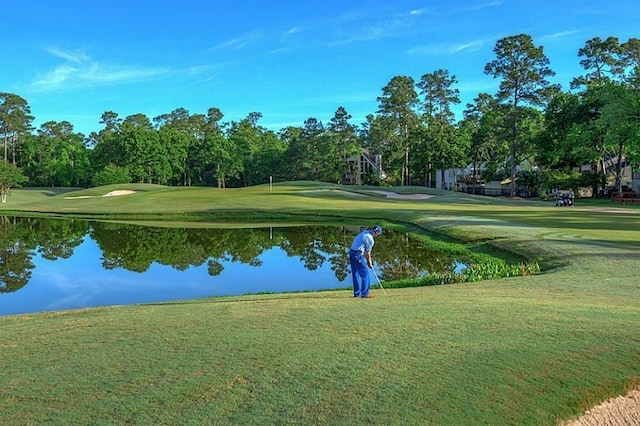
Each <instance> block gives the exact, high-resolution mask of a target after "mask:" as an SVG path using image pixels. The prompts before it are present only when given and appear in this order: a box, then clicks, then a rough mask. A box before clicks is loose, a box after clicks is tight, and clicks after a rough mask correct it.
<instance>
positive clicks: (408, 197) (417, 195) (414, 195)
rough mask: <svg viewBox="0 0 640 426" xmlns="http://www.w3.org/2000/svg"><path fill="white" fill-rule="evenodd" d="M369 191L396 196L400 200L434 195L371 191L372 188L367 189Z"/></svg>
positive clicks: (389, 196) (424, 198) (426, 197)
mask: <svg viewBox="0 0 640 426" xmlns="http://www.w3.org/2000/svg"><path fill="white" fill-rule="evenodd" d="M367 192H373V193H374V194H381V195H384V196H385V197H387V198H396V199H400V200H427V199H429V198H431V197H433V195H429V194H397V193H395V192H389V191H370V190H367Z"/></svg>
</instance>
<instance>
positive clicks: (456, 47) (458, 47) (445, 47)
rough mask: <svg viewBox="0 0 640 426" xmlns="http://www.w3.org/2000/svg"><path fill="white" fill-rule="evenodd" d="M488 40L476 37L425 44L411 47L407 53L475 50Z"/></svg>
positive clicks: (426, 53) (427, 53) (436, 53)
mask: <svg viewBox="0 0 640 426" xmlns="http://www.w3.org/2000/svg"><path fill="white" fill-rule="evenodd" d="M488 42H490V40H489V39H478V40H472V41H469V42H465V43H449V44H427V45H423V46H416V47H413V48H411V49H409V50H407V53H408V54H410V55H454V54H456V53H460V52H476V51H478V50H481V49H482V48H483V47H484V46H486V44H487V43H488Z"/></svg>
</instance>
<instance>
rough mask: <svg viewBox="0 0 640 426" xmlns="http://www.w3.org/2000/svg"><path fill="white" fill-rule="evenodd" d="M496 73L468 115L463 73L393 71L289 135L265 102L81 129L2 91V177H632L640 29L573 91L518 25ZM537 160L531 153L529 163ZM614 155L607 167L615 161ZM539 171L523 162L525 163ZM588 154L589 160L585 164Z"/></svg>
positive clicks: (245, 180) (583, 54)
mask: <svg viewBox="0 0 640 426" xmlns="http://www.w3.org/2000/svg"><path fill="white" fill-rule="evenodd" d="M494 53H495V59H494V60H492V61H491V62H489V63H488V64H487V65H486V67H485V69H484V72H485V73H486V74H488V75H491V76H493V77H494V78H496V79H499V80H500V87H499V91H498V93H496V94H493V95H492V94H488V93H479V94H478V96H477V97H476V98H475V100H474V102H473V104H468V105H466V108H465V110H464V114H463V117H462V118H461V119H460V120H457V121H456V117H455V115H454V113H453V112H452V107H453V106H454V105H456V104H459V103H460V99H459V91H458V89H457V88H456V85H457V84H458V81H457V79H456V77H455V76H453V75H450V73H449V72H448V71H447V70H443V69H437V70H435V71H433V72H429V73H426V74H424V75H423V76H422V77H421V78H420V80H418V81H415V80H414V79H413V78H412V77H409V76H396V77H393V78H392V79H391V80H390V81H389V83H388V84H387V85H386V86H385V87H383V88H382V93H381V95H380V96H379V97H378V98H377V101H378V104H379V109H378V110H377V111H376V112H375V113H372V114H370V115H368V116H367V118H366V121H365V122H364V123H361V124H359V125H354V124H352V123H351V122H350V120H351V115H350V114H349V113H348V112H347V111H346V110H345V109H344V108H343V107H338V108H337V110H336V111H335V114H334V116H333V118H332V119H331V120H330V121H329V122H328V123H326V124H323V123H322V122H321V121H319V120H317V119H315V118H308V119H307V120H305V121H304V124H303V126H302V127H295V126H290V127H287V128H284V129H281V130H280V131H278V132H274V131H272V130H268V129H266V128H264V127H262V126H261V125H260V124H259V121H260V119H261V117H262V114H261V113H260V112H251V113H249V114H248V115H247V117H246V118H244V119H243V120H240V121H237V122H236V121H231V122H225V121H223V118H224V115H223V112H222V111H220V110H219V109H218V108H215V107H212V108H210V109H209V110H208V111H206V113H190V112H189V111H188V110H186V109H184V108H177V109H175V110H174V111H171V112H169V113H166V114H163V115H160V116H158V117H154V118H152V119H150V118H149V117H147V116H146V115H144V114H135V115H132V116H128V117H125V118H124V119H122V118H120V117H119V116H118V114H117V113H116V112H113V111H107V112H104V113H103V114H102V117H101V124H102V125H103V128H102V129H101V130H99V131H98V132H92V133H91V134H89V135H83V134H81V133H75V132H74V129H73V125H72V124H71V123H70V122H67V121H62V122H53V121H51V122H47V123H44V124H42V125H41V127H40V128H39V129H37V130H36V129H34V128H33V127H32V122H33V120H34V117H33V116H31V111H30V107H29V104H28V102H27V101H26V100H25V99H23V98H22V97H21V96H19V95H16V94H12V93H0V137H2V141H3V149H2V153H3V157H2V158H3V159H4V161H2V162H1V163H2V164H1V165H0V187H1V188H2V194H3V201H4V200H5V197H6V191H8V188H10V187H12V186H16V185H19V184H21V183H24V184H25V185H28V186H34V187H42V186H80V187H87V186H93V185H96V186H97V185H105V184H114V183H129V182H140V183H156V184H163V185H184V186H192V185H212V186H218V187H238V186H248V185H255V184H262V183H267V182H269V181H270V180H271V179H273V180H275V181H290V180H315V181H325V182H335V183H354V182H355V181H356V180H355V179H354V176H356V175H358V176H359V177H360V178H361V180H360V181H361V182H362V183H368V184H389V185H423V186H428V187H433V186H435V182H436V179H435V173H436V171H437V170H446V169H450V168H457V167H467V166H468V165H473V170H481V171H482V176H475V177H476V178H482V179H485V180H490V179H491V178H492V177H495V176H502V177H505V178H510V179H511V194H512V195H515V194H516V186H517V185H524V186H526V187H528V188H536V189H539V190H544V189H550V188H555V187H558V186H560V187H564V188H570V187H576V188H577V187H578V186H580V187H591V188H593V189H594V191H593V194H597V193H598V189H599V188H602V187H604V186H606V185H607V184H608V182H609V181H614V182H615V184H616V185H620V183H621V180H622V178H623V176H622V173H623V172H622V171H623V169H624V166H625V165H627V164H630V165H632V166H634V168H636V169H637V167H638V166H639V165H640V161H639V160H640V39H637V38H632V39H629V40H628V41H626V42H620V41H619V40H618V39H617V38H615V37H609V38H607V39H606V40H602V39H600V38H598V37H596V38H593V39H591V40H588V41H587V42H586V43H585V45H584V47H583V48H581V49H580V50H579V51H578V52H577V57H578V58H579V59H580V65H581V66H582V68H583V69H584V70H585V73H584V75H581V76H576V77H575V78H574V79H573V81H572V82H571V88H570V89H571V90H568V91H563V90H562V88H561V87H559V86H558V85H554V84H551V83H550V82H549V80H548V78H549V77H551V76H553V75H554V72H553V71H552V69H551V67H550V63H549V60H548V58H547V57H546V56H545V54H544V52H543V47H542V46H535V45H534V44H533V41H532V39H531V37H530V36H529V35H527V34H520V35H515V36H510V37H505V38H503V39H500V40H498V41H497V43H496V45H495V48H494ZM363 150H367V151H368V152H370V153H372V154H374V155H379V158H381V159H382V168H381V170H383V171H384V173H380V169H373V170H371V171H369V172H368V173H366V174H364V175H362V173H363V172H364V170H357V164H358V163H357V162H354V161H351V160H352V159H353V158H354V157H357V156H359V155H360V154H361V153H362V151H363ZM525 160H527V161H525ZM608 162H609V163H612V164H615V166H614V167H613V170H609V168H610V167H609V168H608V167H607V164H608ZM519 164H528V165H530V166H531V167H530V170H523V171H519V172H518V173H516V165H519ZM583 165H590V171H589V172H587V173H583V172H580V170H579V167H580V166H583Z"/></svg>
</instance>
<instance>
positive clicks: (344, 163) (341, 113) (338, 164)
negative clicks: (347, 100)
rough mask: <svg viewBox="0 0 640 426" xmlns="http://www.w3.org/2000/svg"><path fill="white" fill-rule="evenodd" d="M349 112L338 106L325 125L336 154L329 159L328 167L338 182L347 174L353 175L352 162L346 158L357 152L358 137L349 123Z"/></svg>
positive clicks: (358, 149) (342, 180) (341, 181)
mask: <svg viewBox="0 0 640 426" xmlns="http://www.w3.org/2000/svg"><path fill="white" fill-rule="evenodd" d="M350 119H351V114H349V113H348V112H347V110H345V109H344V108H343V107H339V108H338V109H337V110H336V112H335V114H334V115H333V118H332V119H331V120H330V121H329V125H328V126H327V133H328V140H329V143H330V144H331V146H332V151H334V152H335V153H336V156H335V157H333V158H332V159H331V163H332V164H330V165H329V167H331V169H332V170H333V172H334V175H335V176H336V177H337V179H338V183H343V182H344V179H345V178H346V177H347V176H353V174H354V173H355V170H352V169H351V167H353V162H349V161H348V159H349V158H350V157H351V156H353V155H356V154H358V153H359V151H360V148H359V145H358V138H357V135H356V129H355V127H354V126H353V125H352V124H351V123H349V120H350Z"/></svg>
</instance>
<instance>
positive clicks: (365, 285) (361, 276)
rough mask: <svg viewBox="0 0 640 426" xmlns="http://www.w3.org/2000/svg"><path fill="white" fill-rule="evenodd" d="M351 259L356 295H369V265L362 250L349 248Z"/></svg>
mask: <svg viewBox="0 0 640 426" xmlns="http://www.w3.org/2000/svg"><path fill="white" fill-rule="evenodd" d="M349 261H350V262H351V278H352V279H353V295H354V297H365V296H368V295H369V287H370V286H371V284H370V282H369V267H368V266H367V261H366V259H365V258H364V255H363V254H362V252H359V251H353V250H349Z"/></svg>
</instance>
